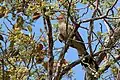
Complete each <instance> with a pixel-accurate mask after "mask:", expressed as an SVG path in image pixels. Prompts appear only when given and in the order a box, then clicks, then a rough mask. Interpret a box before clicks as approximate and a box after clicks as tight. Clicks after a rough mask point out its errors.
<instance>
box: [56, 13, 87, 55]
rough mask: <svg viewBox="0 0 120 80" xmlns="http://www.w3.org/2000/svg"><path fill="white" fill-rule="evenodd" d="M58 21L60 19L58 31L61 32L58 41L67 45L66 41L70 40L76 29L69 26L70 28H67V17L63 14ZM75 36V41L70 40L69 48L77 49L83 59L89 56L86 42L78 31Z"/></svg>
mask: <svg viewBox="0 0 120 80" xmlns="http://www.w3.org/2000/svg"><path fill="white" fill-rule="evenodd" d="M57 19H58V31H59V35H58V39H59V41H60V42H64V43H65V41H66V40H67V39H68V37H69V35H70V33H71V32H72V30H73V29H74V28H75V27H74V26H72V25H70V24H68V28H67V26H66V22H65V17H64V15H63V14H61V15H59V16H58V18H57ZM66 29H67V30H66ZM73 35H74V37H73V39H70V40H69V46H70V47H73V48H76V49H77V51H78V53H79V56H81V57H83V56H86V55H88V52H87V50H86V47H85V44H84V41H83V39H82V37H81V36H80V34H79V32H78V31H76V32H75V34H73Z"/></svg>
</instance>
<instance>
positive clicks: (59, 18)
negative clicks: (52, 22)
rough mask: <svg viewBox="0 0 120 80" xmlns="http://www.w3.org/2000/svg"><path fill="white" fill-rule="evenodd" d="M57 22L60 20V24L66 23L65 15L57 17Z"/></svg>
mask: <svg viewBox="0 0 120 80" xmlns="http://www.w3.org/2000/svg"><path fill="white" fill-rule="evenodd" d="M57 20H58V22H59V23H61V22H65V16H64V14H60V15H59V16H58V17H57Z"/></svg>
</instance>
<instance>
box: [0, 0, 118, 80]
mask: <svg viewBox="0 0 120 80" xmlns="http://www.w3.org/2000/svg"><path fill="white" fill-rule="evenodd" d="M118 6H120V1H119V3H118ZM77 7H79V8H80V7H81V8H83V7H85V5H82V4H79V5H78V6H77ZM81 12H83V11H81ZM81 12H79V13H80V14H81ZM91 12H92V11H91V10H89V13H87V15H85V17H84V18H90V17H91ZM2 20H4V19H0V23H2V22H3V21H2ZM5 22H6V23H7V25H10V24H9V22H7V21H5ZM52 22H53V23H56V21H52ZM99 22H101V21H96V23H95V30H96V31H97V30H99V29H100V27H99V26H98V25H99ZM102 23H103V22H102ZM34 25H35V27H33V32H35V33H36V35H38V36H39V35H40V28H43V29H44V25H43V21H42V18H40V19H38V20H36V21H35V22H34ZM88 25H89V24H88V23H85V24H82V26H86V27H87V26H88ZM10 27H11V25H10V26H9V28H10ZM3 30H4V31H6V30H7V29H6V28H3ZM104 31H106V29H105V28H104ZM79 32H80V34H81V36H82V38H83V40H84V41H85V42H87V32H86V31H85V30H83V29H79ZM61 45H63V44H62V43H60V42H59V41H57V42H56V46H58V47H59V46H61ZM65 58H66V59H67V60H68V61H70V62H72V61H74V60H77V59H78V55H77V51H76V50H75V49H73V48H70V49H69V50H68V52H67V53H66V55H65ZM73 72H74V77H73V79H72V80H74V78H76V80H84V69H83V67H82V66H81V65H77V66H75V67H74V68H73ZM63 80H66V79H63Z"/></svg>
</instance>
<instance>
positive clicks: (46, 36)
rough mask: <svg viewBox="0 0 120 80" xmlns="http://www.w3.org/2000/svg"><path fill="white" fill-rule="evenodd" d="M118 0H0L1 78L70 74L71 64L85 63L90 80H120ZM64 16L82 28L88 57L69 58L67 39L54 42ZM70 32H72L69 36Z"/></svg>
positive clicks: (51, 79) (54, 79) (53, 78)
mask: <svg viewBox="0 0 120 80" xmlns="http://www.w3.org/2000/svg"><path fill="white" fill-rule="evenodd" d="M118 2H119V0H0V79H3V80H9V79H11V80H31V79H34V80H46V79H48V80H61V79H62V78H64V77H66V76H67V78H72V77H73V76H74V74H73V73H74V71H73V70H72V68H73V67H75V66H76V65H79V64H80V63H81V64H83V65H82V66H83V67H85V65H87V67H85V70H86V72H85V73H86V75H85V78H86V80H97V79H105V80H106V79H108V78H114V79H117V80H119V75H120V70H119V68H120V63H119V60H120V6H118V5H117V4H118ZM60 14H63V15H64V16H65V18H66V25H68V24H71V25H73V26H74V27H75V29H76V30H78V29H80V31H81V30H83V31H84V35H86V36H84V35H82V34H80V35H81V36H82V38H86V39H84V42H85V43H84V44H85V45H86V48H87V52H88V53H89V55H88V56H85V57H80V59H78V60H75V61H73V62H70V61H68V60H66V59H65V55H66V53H67V50H68V49H69V47H70V46H69V45H68V44H69V43H68V42H65V44H64V45H63V46H59V47H57V46H56V43H57V42H58V38H57V37H58V34H59V31H58V23H57V21H58V16H59V15H60ZM36 21H39V24H37V25H38V26H35V25H34V23H35V22H36ZM54 21H55V22H54ZM84 24H86V25H85V26H84ZM36 27H39V30H37V29H38V28H36ZM34 29H36V30H34ZM36 32H39V35H38V34H36ZM80 33H81V32H80ZM72 35H74V31H73V33H71V35H70V38H71V37H72ZM71 39H72V38H71ZM68 40H69V39H68ZM85 40H86V41H85ZM68 54H69V53H68ZM73 54H76V53H73ZM70 56H71V55H70ZM89 57H91V58H92V59H94V60H95V62H96V63H97V65H98V66H99V68H98V70H95V71H94V70H93V67H94V66H93V67H91V61H90V60H91V59H89ZM86 60H87V62H86ZM107 71H110V75H107V74H106V72H107ZM103 75H105V77H103ZM91 78H92V79H91Z"/></svg>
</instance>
